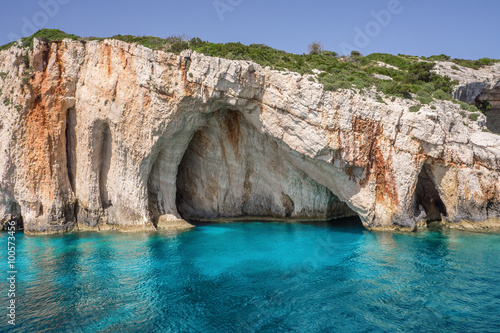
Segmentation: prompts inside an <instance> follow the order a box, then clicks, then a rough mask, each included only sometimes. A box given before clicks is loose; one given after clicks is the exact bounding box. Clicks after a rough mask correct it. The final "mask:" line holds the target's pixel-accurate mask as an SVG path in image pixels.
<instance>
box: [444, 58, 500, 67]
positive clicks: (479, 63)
mask: <svg viewBox="0 0 500 333" xmlns="http://www.w3.org/2000/svg"><path fill="white" fill-rule="evenodd" d="M452 61H453V62H454V63H456V64H457V65H460V66H462V67H468V68H472V69H479V68H481V67H484V66H491V65H494V64H495V63H497V62H500V59H489V58H481V59H478V60H468V59H453V60H452Z"/></svg>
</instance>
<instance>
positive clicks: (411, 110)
mask: <svg viewBox="0 0 500 333" xmlns="http://www.w3.org/2000/svg"><path fill="white" fill-rule="evenodd" d="M421 108H422V105H412V106H410V112H418V111H420V109H421Z"/></svg>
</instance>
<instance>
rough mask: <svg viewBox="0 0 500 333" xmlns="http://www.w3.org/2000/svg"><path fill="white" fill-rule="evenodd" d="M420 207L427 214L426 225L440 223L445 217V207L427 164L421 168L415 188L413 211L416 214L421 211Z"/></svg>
mask: <svg viewBox="0 0 500 333" xmlns="http://www.w3.org/2000/svg"><path fill="white" fill-rule="evenodd" d="M421 207H422V208H423V209H424V211H425V213H426V214H427V223H431V222H437V221H441V220H442V218H443V217H446V216H447V213H446V206H445V205H444V203H443V201H442V200H441V197H440V195H439V192H438V190H437V188H436V184H435V182H434V180H433V176H432V171H431V169H430V166H429V165H427V164H425V165H424V166H423V167H422V170H421V171H420V174H419V176H418V181H417V186H416V188H415V211H416V212H417V214H418V213H419V212H420V211H421Z"/></svg>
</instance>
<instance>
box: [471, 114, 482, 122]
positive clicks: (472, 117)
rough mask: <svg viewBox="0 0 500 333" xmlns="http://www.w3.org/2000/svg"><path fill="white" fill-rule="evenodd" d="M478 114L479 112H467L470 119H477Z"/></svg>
mask: <svg viewBox="0 0 500 333" xmlns="http://www.w3.org/2000/svg"><path fill="white" fill-rule="evenodd" d="M479 116H480V114H479V113H470V114H469V119H470V120H472V121H477V119H478V118H479Z"/></svg>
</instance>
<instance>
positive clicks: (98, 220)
mask: <svg viewBox="0 0 500 333" xmlns="http://www.w3.org/2000/svg"><path fill="white" fill-rule="evenodd" d="M0 72H1V73H5V74H4V75H3V77H2V78H0V89H1V92H2V95H1V100H2V103H0V115H1V117H0V138H1V140H0V218H2V221H3V222H5V221H8V220H18V221H20V220H21V219H22V221H23V223H24V228H25V230H26V232H28V233H40V232H41V233H54V232H64V231H69V230H72V229H74V228H79V229H99V230H103V229H124V230H153V229H155V228H169V227H183V226H186V224H184V223H183V222H182V220H183V218H185V219H226V218H228V219H232V218H252V217H254V218H265V217H269V218H277V219H317V218H322V219H323V218H333V217H341V216H352V215H358V216H359V217H360V218H361V220H362V222H363V224H364V225H365V226H366V227H368V228H389V229H391V228H406V229H413V228H415V227H416V226H417V225H423V223H422V222H425V221H427V222H429V221H436V220H441V219H444V221H445V222H446V223H447V224H448V225H450V226H469V227H477V226H498V225H499V223H498V221H499V220H498V218H499V213H500V195H499V186H500V183H499V163H500V136H497V135H495V134H491V133H486V132H483V129H484V125H485V122H486V119H485V117H484V116H483V115H481V116H479V119H478V120H477V121H472V120H470V119H468V118H467V117H465V118H463V117H462V115H461V114H460V112H461V110H460V108H459V106H457V105H456V104H453V103H451V102H448V101H441V102H436V103H434V104H432V105H433V109H431V107H430V106H423V107H422V109H421V110H420V111H419V112H410V110H409V107H410V106H411V105H412V103H413V102H412V101H409V100H403V99H399V98H396V99H394V100H391V99H385V102H384V103H380V101H377V99H376V93H375V92H374V91H372V92H365V93H364V94H359V93H356V92H354V91H352V90H341V91H338V92H325V91H324V90H323V87H322V85H321V84H318V83H315V82H311V81H309V80H307V79H306V77H303V76H301V75H299V74H296V73H292V72H278V71H273V70H271V69H269V68H262V67H261V66H259V65H256V64H253V63H250V62H246V61H231V60H224V59H219V58H212V57H208V56H204V55H202V54H198V53H191V52H190V51H184V52H183V53H181V55H175V54H172V53H165V52H163V51H152V50H150V49H148V48H145V47H142V46H139V45H134V44H127V43H124V42H121V41H117V40H104V41H88V42H85V41H71V40H64V41H62V42H43V41H41V40H37V39H35V41H34V46H33V49H32V50H29V51H26V49H22V48H20V47H18V46H14V47H12V48H11V49H9V50H6V51H2V52H0ZM434 108H435V109H434Z"/></svg>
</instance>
